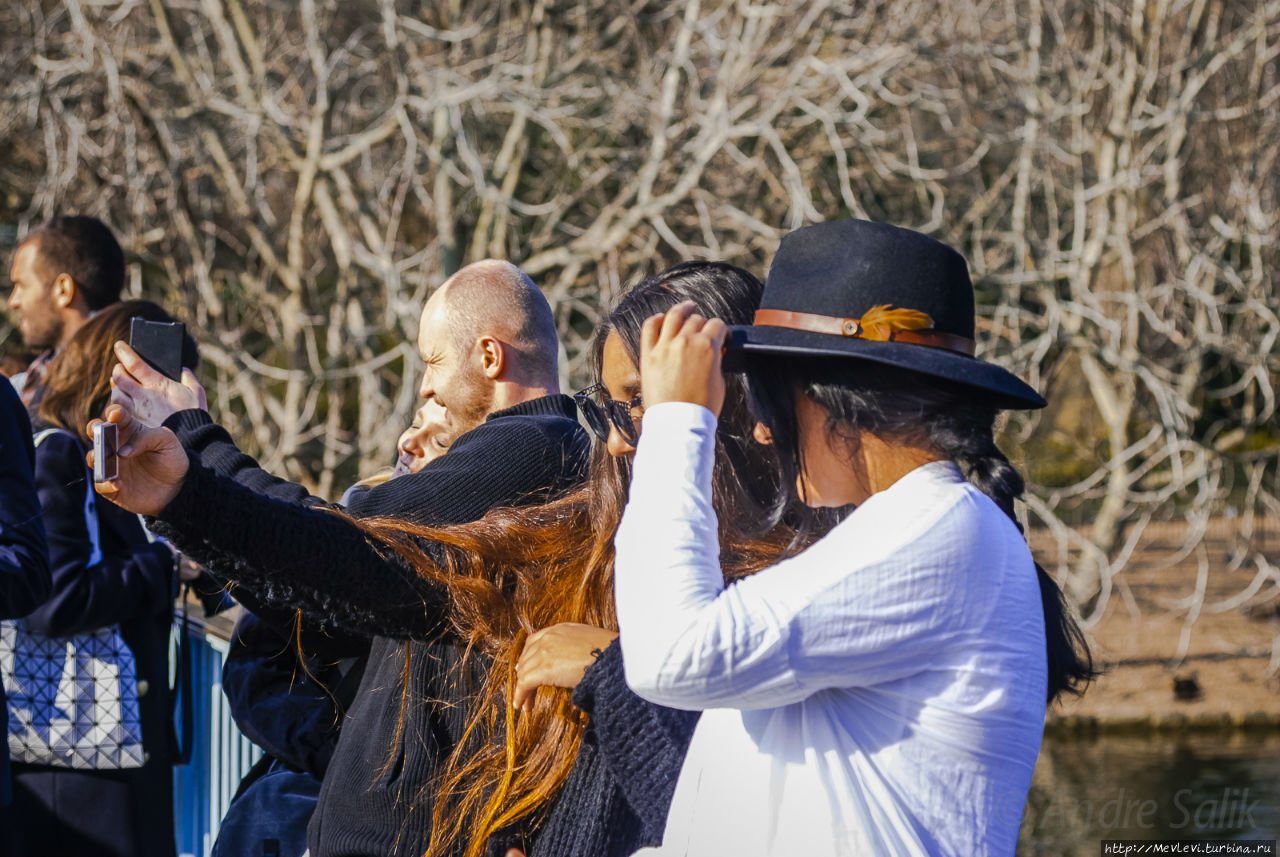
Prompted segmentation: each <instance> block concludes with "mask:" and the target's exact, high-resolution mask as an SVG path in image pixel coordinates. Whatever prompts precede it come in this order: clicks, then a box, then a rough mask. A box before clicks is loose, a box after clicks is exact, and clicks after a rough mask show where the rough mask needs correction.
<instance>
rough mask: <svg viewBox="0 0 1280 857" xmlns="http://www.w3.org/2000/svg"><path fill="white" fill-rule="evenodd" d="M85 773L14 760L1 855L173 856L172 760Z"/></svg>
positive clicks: (0, 823) (2, 816) (0, 833)
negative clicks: (169, 762)
mask: <svg viewBox="0 0 1280 857" xmlns="http://www.w3.org/2000/svg"><path fill="white" fill-rule="evenodd" d="M156 762H157V760H155V759H152V760H151V761H149V762H148V763H147V764H145V765H143V766H142V767H141V768H134V769H131V770H123V771H81V770H72V769H69V768H53V767H46V766H44V765H24V764H20V763H17V762H15V763H14V764H13V768H12V770H11V773H12V776H13V801H12V802H11V803H10V804H9V806H7V807H5V808H4V809H2V810H0V854H3V855H4V857H174V855H175V853H176V847H175V844H174V828H173V774H172V769H171V768H170V767H169V765H168V763H167V760H165V761H164V762H162V763H159V764H157V763H156Z"/></svg>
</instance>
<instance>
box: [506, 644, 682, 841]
mask: <svg viewBox="0 0 1280 857" xmlns="http://www.w3.org/2000/svg"><path fill="white" fill-rule="evenodd" d="M573 704H574V705H576V706H578V707H579V708H581V709H582V710H583V711H585V712H587V714H589V715H591V725H590V726H589V727H588V728H587V733H586V735H585V736H584V738H583V741H582V744H581V747H580V749H579V750H578V756H577V758H576V759H575V760H574V763H573V770H572V771H571V772H570V773H569V777H568V779H567V780H566V781H565V784H564V786H563V787H562V788H561V789H560V792H559V793H558V794H557V795H556V800H555V802H554V803H553V805H552V807H551V811H550V814H549V815H548V816H547V820H546V821H545V822H544V823H543V824H542V826H541V828H540V829H539V831H538V832H537V833H536V835H535V837H534V838H533V841H532V847H531V849H530V851H529V857H626V855H629V854H631V853H632V852H634V851H635V850H636V849H638V848H642V847H644V846H646V845H658V844H660V843H661V842H662V832H663V829H664V828H665V827H666V823H667V810H668V809H670V807H671V796H672V794H673V793H674V792H675V787H676V779H677V778H678V777H679V775H680V768H681V766H682V764H683V763H684V756H685V752H686V751H687V750H688V749H689V741H690V739H691V738H692V737H693V729H694V727H695V726H697V724H698V717H699V716H700V712H697V711H679V710H676V709H674V708H663V707H662V706H660V705H654V704H653V703H651V702H646V701H645V700H643V699H641V698H640V697H638V696H636V695H635V694H634V693H633V692H632V691H631V689H630V688H629V687H627V682H626V678H625V676H624V675H623V672H622V649H621V648H620V647H619V643H618V641H617V640H615V641H614V642H613V645H611V646H609V648H607V649H605V650H604V652H603V653H601V655H600V657H599V658H598V659H597V660H596V662H595V663H594V664H592V665H591V666H590V667H588V668H587V671H586V673H585V674H584V675H583V677H582V681H580V682H579V683H578V687H577V689H576V690H575V691H574V694H573ZM491 852H492V849H491Z"/></svg>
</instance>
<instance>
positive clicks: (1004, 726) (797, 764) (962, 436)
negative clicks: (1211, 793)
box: [615, 221, 1092, 857]
mask: <svg viewBox="0 0 1280 857" xmlns="http://www.w3.org/2000/svg"><path fill="white" fill-rule="evenodd" d="M973 325H974V313H973V290H972V286H971V284H970V282H969V277H968V272H967V269H966V267H965V263H964V260H963V258H961V257H960V255H959V254H957V253H956V252H955V251H953V250H951V249H950V248H948V247H946V246H945V245H942V244H940V243H938V242H936V241H934V240H932V239H930V238H927V237H925V236H923V235H920V234H918V233H915V232H910V231H908V230H905V229H898V228H895V227H892V226H887V225H885V224H878V223H867V222H862V221H843V222H836V223H827V224H820V225H817V226H812V227H808V228H805V229H801V230H799V231H797V232H793V233H791V234H790V235H788V236H786V237H785V238H784V239H783V241H782V245H781V247H780V248H779V250H778V254H777V257H776V258H775V260H774V263H773V267H772V269H771V270H770V273H769V279H768V281H767V283H766V287H765V293H764V298H763V301H762V304H761V309H760V311H759V312H758V313H757V314H756V317H755V324H754V325H751V326H746V327H741V328H736V329H734V330H733V331H732V332H730V331H729V329H728V328H726V327H725V325H724V324H723V323H722V322H720V321H718V320H714V319H713V320H710V321H708V320H706V319H703V318H701V317H700V316H698V315H696V314H694V313H693V311H692V307H690V306H688V305H681V306H679V307H677V308H675V309H673V310H671V311H670V312H668V313H667V314H666V315H665V316H656V317H654V318H653V319H650V320H649V321H648V322H647V323H646V328H645V333H644V340H643V350H642V355H641V379H642V380H641V383H642V384H643V386H644V390H645V398H646V403H647V406H648V407H647V410H646V412H645V417H644V433H643V434H642V435H641V439H640V443H639V448H638V451H637V453H636V466H635V471H634V472H635V477H634V481H633V483H632V486H631V498H630V502H629V504H628V507H627V510H626V513H625V515H624V518H623V522H622V526H621V528H620V529H619V532H618V537H617V541H616V546H617V565H616V582H615V587H616V596H617V610H618V622H619V628H620V631H621V644H622V652H623V659H624V662H625V668H626V674H627V680H628V683H629V684H631V686H632V688H633V689H634V690H636V692H638V693H639V694H640V695H641V696H643V697H645V698H647V699H649V700H651V701H653V702H656V703H660V704H664V705H670V706H674V707H679V708H689V709H703V710H705V713H704V715H703V717H702V718H701V720H700V722H699V725H698V727H697V730H696V732H695V734H694V738H693V742H692V744H691V746H690V749H689V754H688V756H687V757H686V759H685V764H684V768H683V770H682V773H681V776H680V781H679V784H678V785H677V787H676V794H675V798H674V800H673V803H672V807H671V811H670V814H669V816H668V821H667V829H666V834H665V837H664V840H663V846H662V847H661V849H659V851H660V853H661V854H668V853H669V854H689V855H719V854H734V853H738V854H762V853H763V854H770V855H796V854H804V855H806V857H811V855H827V854H830V855H835V854H850V855H853V854H964V855H980V854H1012V853H1013V851H1014V848H1015V846H1016V843H1017V834H1018V827H1019V823H1020V821H1021V817H1022V808H1023V804H1024V802H1025V799H1026V793H1027V789H1028V787H1029V785H1030V782H1031V772H1032V768H1033V767H1034V765H1035V760H1036V756H1037V753H1038V751H1039V747H1040V737H1041V730H1042V726H1043V721H1044V711H1045V704H1046V699H1047V700H1052V699H1054V698H1055V697H1056V696H1057V695H1058V694H1059V693H1060V692H1062V691H1064V690H1074V689H1076V688H1078V687H1081V686H1082V685H1083V684H1085V683H1086V682H1087V681H1088V679H1089V678H1090V677H1091V676H1092V665H1091V663H1090V662H1089V659H1088V654H1087V650H1086V649H1085V648H1084V646H1083V640H1082V639H1081V636H1080V632H1079V630H1078V628H1077V627H1076V626H1075V624H1074V622H1073V621H1072V620H1071V619H1070V617H1069V616H1068V615H1067V613H1066V612H1065V610H1064V608H1063V604H1062V600H1061V595H1060V593H1059V591H1058V589H1057V587H1056V586H1055V585H1054V583H1053V581H1052V580H1050V579H1049V578H1048V577H1047V576H1046V575H1045V574H1044V572H1043V571H1041V570H1040V569H1039V568H1038V566H1036V565H1035V563H1034V561H1033V560H1032V558H1031V554H1030V551H1029V550H1028V548H1027V545H1026V542H1025V541H1024V539H1023V538H1022V535H1021V532H1020V529H1019V527H1018V526H1017V524H1016V522H1015V520H1014V516H1013V503H1014V501H1015V500H1016V499H1017V498H1018V497H1019V496H1020V495H1021V493H1022V487H1023V483H1022V479H1021V477H1020V476H1019V475H1018V473H1017V471H1016V470H1015V469H1014V468H1013V467H1012V465H1010V464H1009V462H1008V460H1007V459H1006V458H1005V457H1004V455H1003V454H1002V453H1001V452H1000V450H999V449H998V448H997V447H996V445H995V443H994V440H993V438H992V424H993V421H994V418H995V414H996V411H997V409H1000V408H1035V407H1041V406H1043V404H1044V400H1043V399H1041V398H1040V397H1039V396H1038V395H1037V394H1036V393H1035V392H1034V391H1033V390H1032V389H1031V388H1030V387H1028V386H1027V385H1025V384H1023V383H1022V382H1021V381H1019V380H1018V379H1017V378H1015V377H1014V376H1012V375H1011V374H1009V373H1008V372H1006V371H1004V370H1003V369H1000V368H999V367H996V366H994V365H991V364H988V363H984V362H981V361H978V360H976V359H974V358H973V357H972V354H973ZM727 336H728V337H731V338H730V342H729V345H730V351H731V353H732V354H733V356H734V357H735V359H737V360H739V361H740V363H741V365H742V367H743V368H745V370H746V372H747V375H748V380H749V386H750V389H751V391H752V397H753V406H754V408H755V412H756V416H757V418H758V419H759V420H760V425H759V426H757V436H758V438H759V439H761V440H762V441H765V442H772V443H773V444H775V445H776V446H777V448H778V451H779V452H780V453H781V456H780V457H781V458H782V459H783V462H784V467H786V468H787V470H788V475H789V477H792V478H790V479H788V480H787V481H788V483H789V484H793V485H794V497H793V498H784V502H780V504H779V508H778V511H777V514H778V515H781V514H782V513H783V511H784V508H785V507H786V506H787V505H788V504H787V503H786V502H785V500H786V499H798V500H800V501H801V502H802V503H803V504H804V505H805V506H808V507H834V506H844V505H849V504H856V506H857V509H856V511H854V512H853V513H851V514H850V515H849V516H848V517H847V518H846V519H845V520H844V521H843V522H842V523H841V524H840V525H838V526H837V527H836V528H835V529H833V530H832V531H831V533H830V534H829V535H827V536H826V537H825V538H823V539H821V540H820V541H818V542H816V543H815V544H813V545H812V546H811V547H809V548H808V549H807V550H805V551H803V552H802V553H799V554H797V555H795V556H793V557H791V558H790V559H787V560H785V561H783V562H781V563H779V564H778V565H776V566H774V567H772V568H770V569H767V570H765V571H762V572H760V573H758V574H756V575H754V576H752V577H749V578H746V579H744V580H741V581H738V582H735V583H733V584H732V585H729V586H727V587H726V586H725V584H724V582H723V576H722V575H721V571H720V566H719V559H718V555H717V549H716V546H717V539H716V533H717V528H718V524H717V521H716V517H715V514H714V512H713V511H712V509H711V506H710V503H709V493H708V492H709V472H710V462H711V455H712V438H713V437H714V433H715V425H716V413H717V411H718V408H719V405H720V402H721V401H722V399H723V384H724V381H723V376H722V374H721V365H720V363H721V352H722V347H723V346H724V344H725V340H726V337H727ZM966 477H968V478H967V479H966Z"/></svg>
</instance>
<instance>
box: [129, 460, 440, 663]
mask: <svg viewBox="0 0 1280 857" xmlns="http://www.w3.org/2000/svg"><path fill="white" fill-rule="evenodd" d="M147 526H148V527H149V528H150V529H151V531H152V532H154V533H156V534H157V535H160V536H163V537H164V538H166V539H168V540H169V541H171V542H172V543H173V544H174V545H175V546H176V547H177V548H178V549H179V550H181V551H182V552H183V553H185V554H187V555H188V556H190V557H191V558H193V559H194V560H196V561H197V562H199V563H200V564H201V565H204V566H206V567H208V568H210V569H213V570H214V571H215V573H216V574H217V575H219V576H220V577H222V578H225V579H227V580H229V581H232V582H233V583H235V584H237V585H239V586H244V587H246V588H248V589H249V590H251V591H253V592H254V593H255V594H256V595H257V596H258V597H259V598H261V599H262V600H263V601H264V602H266V603H267V604H281V605H289V606H294V607H297V608H300V609H301V610H302V611H303V612H304V613H305V614H307V615H308V616H312V617H314V618H315V619H317V620H318V621H319V622H321V623H322V624H323V625H324V626H326V627H329V626H333V625H337V626H340V627H343V628H347V629H350V630H359V631H362V632H364V633H366V634H368V635H370V636H379V635H380V636H387V637H401V638H404V637H408V636H414V635H418V634H427V635H430V634H432V633H434V632H436V631H438V630H439V628H440V625H441V621H440V620H441V601H442V599H441V593H440V592H438V591H436V590H435V589H434V588H433V587H431V586H429V585H427V583H426V582H425V581H422V580H421V579H419V578H417V576H416V575H415V574H414V572H413V571H412V570H411V569H409V568H408V567H406V566H405V565H404V564H403V562H401V561H400V560H399V558H398V557H397V556H396V555H395V554H394V553H393V552H391V551H390V550H388V549H385V548H379V547H376V546H375V545H374V544H373V543H372V542H371V541H370V540H369V539H367V538H366V537H365V535H364V532H363V531H362V530H360V528H359V527H358V526H357V525H356V524H355V522H354V521H352V520H350V519H349V518H347V517H345V516H344V515H342V513H340V512H339V511H337V510H330V509H326V508H319V507H315V506H303V505H299V504H297V503H289V502H286V501H282V500H277V499H275V498H274V497H269V496H267V495H264V494H258V493H256V492H254V491H252V490H250V489H248V488H246V487H245V486H243V485H241V484H239V483H237V482H236V481H235V480H233V479H229V478H227V477H225V476H219V475H217V474H216V473H214V472H213V471H211V470H209V469H208V468H207V467H204V466H203V465H201V464H200V463H199V462H198V460H197V459H195V458H193V459H192V462H191V468H190V470H189V471H188V472H187V477H186V479H185V480H184V482H183V484H182V488H181V490H179V492H178V495H177V496H176V497H175V498H174V499H173V501H172V502H171V503H170V504H169V505H168V506H166V507H165V508H164V509H163V510H162V511H161V513H160V515H159V516H157V517H156V518H154V519H149V520H148V524H147Z"/></svg>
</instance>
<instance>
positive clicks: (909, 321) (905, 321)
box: [858, 304, 933, 342]
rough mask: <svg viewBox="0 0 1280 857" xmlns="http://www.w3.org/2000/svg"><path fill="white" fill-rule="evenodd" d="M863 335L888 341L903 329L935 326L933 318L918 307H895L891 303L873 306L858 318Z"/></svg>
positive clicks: (863, 336) (922, 328) (920, 328)
mask: <svg viewBox="0 0 1280 857" xmlns="http://www.w3.org/2000/svg"><path fill="white" fill-rule="evenodd" d="M858 327H859V328H861V331H862V332H861V337H862V338H863V339H871V340H875V341H877V342H888V341H889V340H891V339H892V338H893V334H895V333H898V332H899V331H903V330H925V329H928V328H931V327H933V318H932V317H930V315H929V314H928V313H927V312H921V311H920V310H918V309H902V308H897V309H895V308H893V307H892V306H890V305H889V304H880V305H879V306H873V307H872V308H871V309H869V310H867V311H866V312H865V313H863V314H862V318H860V319H858Z"/></svg>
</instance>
